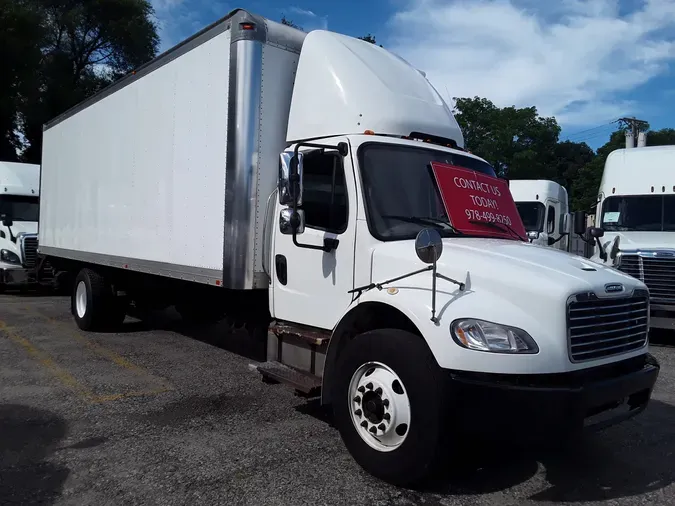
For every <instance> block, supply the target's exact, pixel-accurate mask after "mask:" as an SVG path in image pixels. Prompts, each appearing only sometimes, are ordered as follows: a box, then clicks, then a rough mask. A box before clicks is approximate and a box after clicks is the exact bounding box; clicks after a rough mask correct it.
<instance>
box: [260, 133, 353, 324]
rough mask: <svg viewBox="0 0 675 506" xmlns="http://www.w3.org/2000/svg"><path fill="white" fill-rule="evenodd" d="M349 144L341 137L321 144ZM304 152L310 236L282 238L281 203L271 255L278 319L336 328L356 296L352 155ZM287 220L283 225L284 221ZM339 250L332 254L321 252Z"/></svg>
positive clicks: (304, 206)
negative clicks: (327, 248) (354, 292)
mask: <svg viewBox="0 0 675 506" xmlns="http://www.w3.org/2000/svg"><path fill="white" fill-rule="evenodd" d="M339 142H345V143H346V142H348V141H347V139H346V138H335V139H331V141H329V142H323V141H322V142H321V144H326V145H331V146H337V144H338V143H339ZM302 151H303V175H302V185H303V191H302V204H301V205H299V206H298V209H301V210H302V211H304V214H305V227H304V232H303V233H301V234H298V235H297V236H296V239H297V242H298V245H296V244H294V242H293V236H292V235H286V234H284V233H282V228H281V223H280V215H281V213H282V211H283V210H284V209H286V206H283V205H281V204H279V201H278V200H277V209H276V213H275V217H274V232H273V237H274V241H273V244H274V247H273V251H272V255H271V262H270V263H271V277H272V290H273V294H272V299H273V302H272V311H273V316H274V318H276V319H278V320H284V321H289V322H293V323H299V324H304V325H308V326H312V327H318V328H322V329H332V328H333V327H334V325H335V324H336V323H337V322H338V320H339V319H340V317H341V316H342V315H343V313H344V312H345V310H346V309H347V307H348V306H349V304H350V303H351V302H352V299H353V296H352V294H350V293H348V292H349V290H351V289H352V288H353V287H354V244H355V231H356V183H355V179H354V168H353V163H352V159H351V155H350V154H347V156H342V155H340V154H339V153H338V152H337V151H336V150H317V149H312V150H311V151H306V150H302ZM282 221H283V220H282ZM324 245H330V246H335V248H334V249H331V250H330V251H322V250H320V249H316V247H321V246H324Z"/></svg>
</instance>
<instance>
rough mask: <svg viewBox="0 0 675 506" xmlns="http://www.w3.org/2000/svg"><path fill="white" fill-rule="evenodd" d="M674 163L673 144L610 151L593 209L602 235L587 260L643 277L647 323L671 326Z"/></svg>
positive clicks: (674, 305) (674, 321)
mask: <svg viewBox="0 0 675 506" xmlns="http://www.w3.org/2000/svg"><path fill="white" fill-rule="evenodd" d="M673 167H675V146H652V147H639V148H628V149H617V150H616V151H612V152H611V153H610V154H609V156H608V157H607V161H606V162H605V168H604V171H603V174H602V180H601V182H600V189H599V192H598V203H597V210H596V214H595V220H596V222H595V224H596V227H598V228H602V230H603V231H604V236H603V238H602V239H601V240H599V241H596V246H595V250H594V252H593V256H592V260H594V261H595V262H597V263H599V264H602V265H611V266H614V267H616V268H618V269H620V270H621V271H623V272H626V273H627V274H630V275H631V276H634V277H635V278H637V279H639V280H641V281H643V282H645V283H646V285H647V286H648V287H649V292H650V299H651V319H650V325H651V327H653V328H664V329H673V330H675V172H674V171H673ZM581 219H582V218H581V217H580V218H579V220H580V221H581ZM579 227H580V228H583V227H582V226H581V225H580V226H579Z"/></svg>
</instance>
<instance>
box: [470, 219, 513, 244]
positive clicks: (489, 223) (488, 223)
mask: <svg viewBox="0 0 675 506" xmlns="http://www.w3.org/2000/svg"><path fill="white" fill-rule="evenodd" d="M469 223H473V224H474V225H486V226H488V227H490V228H493V229H495V230H499V231H500V232H503V231H504V230H505V229H506V231H507V232H509V233H510V234H511V236H512V237H515V238H516V239H518V240H520V241H525V240H526V239H523V238H522V237H521V236H520V234H519V233H518V232H516V231H515V230H513V228H512V227H511V226H510V225H507V224H506V223H497V222H494V221H480V220H470V221H469ZM500 225H503V226H504V227H505V228H502V227H500Z"/></svg>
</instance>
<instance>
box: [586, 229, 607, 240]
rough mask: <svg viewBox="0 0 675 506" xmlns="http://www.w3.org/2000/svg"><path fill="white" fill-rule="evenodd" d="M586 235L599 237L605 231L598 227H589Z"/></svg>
mask: <svg viewBox="0 0 675 506" xmlns="http://www.w3.org/2000/svg"><path fill="white" fill-rule="evenodd" d="M588 235H590V236H591V237H592V238H593V239H600V238H601V237H602V236H604V235H605V231H604V230H603V229H601V228H598V227H589V228H588Z"/></svg>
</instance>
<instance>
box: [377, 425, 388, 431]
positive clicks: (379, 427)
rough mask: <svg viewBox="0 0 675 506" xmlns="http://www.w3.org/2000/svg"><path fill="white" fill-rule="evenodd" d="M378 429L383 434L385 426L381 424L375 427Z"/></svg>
mask: <svg viewBox="0 0 675 506" xmlns="http://www.w3.org/2000/svg"><path fill="white" fill-rule="evenodd" d="M377 428H378V429H380V430H381V431H382V432H384V429H386V427H385V425H384V424H383V423H381V424H380V425H378V426H377Z"/></svg>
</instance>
